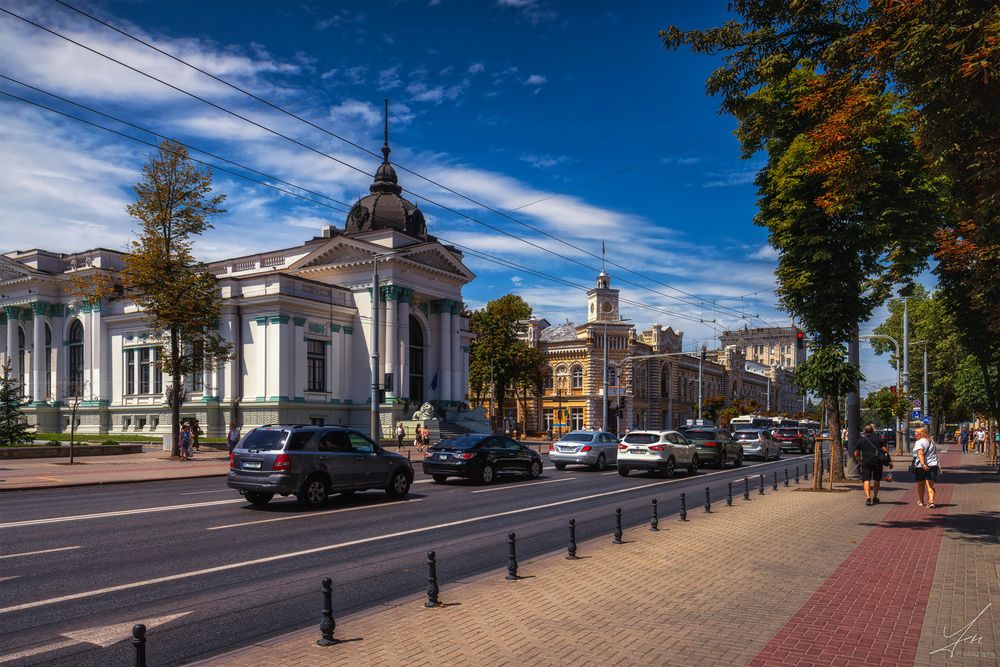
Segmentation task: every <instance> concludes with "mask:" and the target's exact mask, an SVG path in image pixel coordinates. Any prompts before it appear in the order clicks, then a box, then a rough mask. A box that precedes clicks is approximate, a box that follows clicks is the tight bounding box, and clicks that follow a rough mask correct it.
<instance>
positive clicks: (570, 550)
mask: <svg viewBox="0 0 1000 667" xmlns="http://www.w3.org/2000/svg"><path fill="white" fill-rule="evenodd" d="M566 560H576V519H570V520H569V542H567V543H566Z"/></svg>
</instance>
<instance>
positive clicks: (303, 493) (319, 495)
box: [296, 475, 330, 507]
mask: <svg viewBox="0 0 1000 667" xmlns="http://www.w3.org/2000/svg"><path fill="white" fill-rule="evenodd" d="M329 495H330V489H329V487H328V486H327V483H326V480H325V479H323V478H322V477H320V476H319V475H313V476H312V477H310V478H309V479H307V480H306V483H305V484H303V485H302V489H300V490H299V492H298V493H297V494H296V498H298V499H299V502H300V503H301V504H303V505H305V506H306V507H319V506H320V505H322V504H323V503H325V502H326V499H327V497H328V496H329Z"/></svg>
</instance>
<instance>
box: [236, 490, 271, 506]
mask: <svg viewBox="0 0 1000 667" xmlns="http://www.w3.org/2000/svg"><path fill="white" fill-rule="evenodd" d="M243 497H244V498H246V499H247V501H249V502H250V504H251V505H257V506H258V507H260V506H262V505H266V504H268V503H269V502H271V498H274V494H273V493H264V492H262V491H247V492H246V494H244V496H243Z"/></svg>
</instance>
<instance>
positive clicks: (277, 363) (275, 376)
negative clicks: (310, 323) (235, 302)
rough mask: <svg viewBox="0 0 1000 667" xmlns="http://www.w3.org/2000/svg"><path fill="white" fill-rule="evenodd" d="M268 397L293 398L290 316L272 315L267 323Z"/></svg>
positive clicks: (278, 398) (292, 352)
mask: <svg viewBox="0 0 1000 667" xmlns="http://www.w3.org/2000/svg"><path fill="white" fill-rule="evenodd" d="M267 327H268V331H267V365H268V369H267V392H266V395H267V398H268V399H271V398H272V397H274V398H275V399H276V400H281V397H285V398H286V399H288V398H291V396H292V389H291V382H290V374H291V368H290V365H291V364H292V363H293V362H294V351H293V349H292V348H291V347H290V346H289V342H290V341H289V336H288V329H289V326H288V316H287V315H272V316H271V317H270V318H268V323H267Z"/></svg>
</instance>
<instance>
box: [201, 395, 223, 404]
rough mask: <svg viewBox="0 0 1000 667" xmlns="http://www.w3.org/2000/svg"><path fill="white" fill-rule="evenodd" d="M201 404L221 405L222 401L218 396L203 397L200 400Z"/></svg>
mask: <svg viewBox="0 0 1000 667" xmlns="http://www.w3.org/2000/svg"><path fill="white" fill-rule="evenodd" d="M199 402H200V403H221V402H222V399H220V398H219V397H218V396H202V397H201V399H200V400H199Z"/></svg>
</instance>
